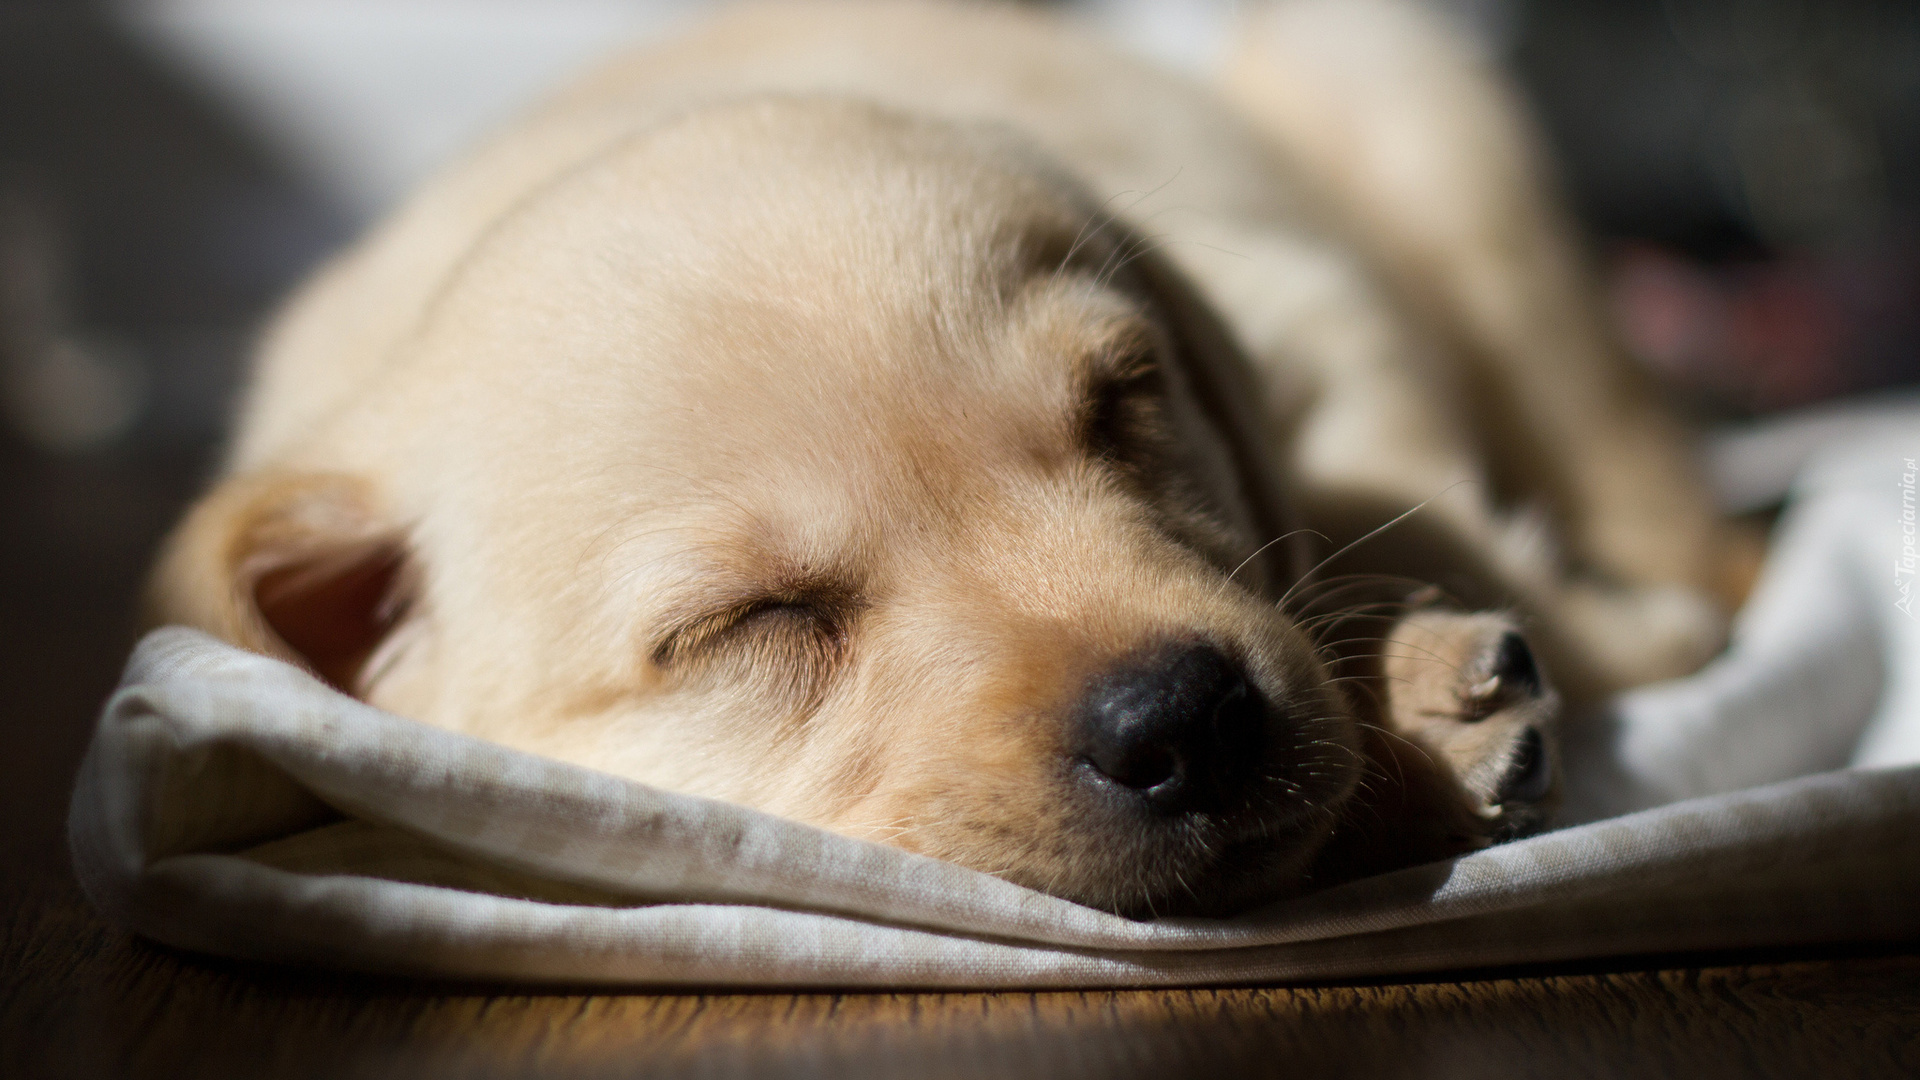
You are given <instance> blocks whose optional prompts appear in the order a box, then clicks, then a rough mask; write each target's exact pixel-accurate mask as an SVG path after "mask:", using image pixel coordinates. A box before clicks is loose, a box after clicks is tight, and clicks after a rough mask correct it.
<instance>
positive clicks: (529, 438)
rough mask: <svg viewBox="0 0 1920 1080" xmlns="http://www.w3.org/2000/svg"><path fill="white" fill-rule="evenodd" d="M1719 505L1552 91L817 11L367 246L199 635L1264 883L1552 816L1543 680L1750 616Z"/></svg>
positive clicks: (582, 127) (412, 702) (1083, 859)
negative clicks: (1329, 556)
mask: <svg viewBox="0 0 1920 1080" xmlns="http://www.w3.org/2000/svg"><path fill="white" fill-rule="evenodd" d="M1422 504H1424V505H1422ZM1415 506H1422V508H1421V509H1420V510H1419V511H1418V512H1416V513H1413V514H1411V515H1410V516H1406V517H1404V519H1403V520H1401V521H1400V523H1399V524H1398V525H1396V526H1395V527H1393V528H1391V529H1388V530H1386V531H1384V532H1382V533H1380V534H1379V535H1378V536H1376V537H1374V538H1372V539H1369V540H1367V541H1366V542H1365V543H1360V544H1357V545H1356V546H1354V547H1353V548H1352V549H1351V551H1350V552H1348V553H1347V554H1346V555H1345V556H1344V557H1343V558H1342V559H1341V560H1339V561H1338V562H1337V563H1335V564H1334V566H1332V567H1329V568H1328V569H1327V570H1326V573H1333V572H1334V571H1340V570H1344V571H1370V572H1374V573H1377V574H1390V575H1395V576H1393V577H1391V578H1380V577H1362V578H1349V577H1326V576H1322V577H1320V578H1316V579H1313V580H1307V579H1306V578H1305V577H1303V574H1304V573H1305V571H1307V570H1308V569H1309V568H1310V565H1311V563H1312V562H1313V560H1315V559H1317V558H1319V557H1320V556H1322V555H1325V554H1326V553H1327V552H1328V551H1329V550H1331V548H1332V547H1333V546H1339V545H1346V544H1348V543H1349V542H1350V541H1355V540H1358V539H1360V538H1362V537H1363V536H1365V535H1366V534H1367V533H1368V532H1369V531H1370V530H1374V529H1375V528H1376V527H1377V526H1380V525H1382V524H1384V523H1386V522H1388V521H1389V520H1391V519H1394V518H1396V516H1399V515H1402V514H1403V513H1404V512H1405V511H1408V510H1409V509H1411V508H1413V507H1415ZM1705 507H1706V502H1705V500H1704V499H1703V498H1702V497H1701V496H1700V494H1699V492H1698V490H1697V487H1696V485H1695V484H1694V482H1693V480H1692V478H1691V476H1690V474H1689V472H1688V465H1687V458H1686V455H1685V453H1684V452H1683V448H1682V446H1681V444H1680V441H1679V438H1678V436H1677V434H1676V431H1675V428H1674V426H1673V425H1672V424H1671V422H1670V421H1668V420H1667V419H1666V418H1665V417H1664V416H1663V415H1662V414H1661V413H1660V412H1659V411H1658V410H1657V408H1656V407H1655V405H1654V403H1653V399H1652V397H1651V395H1649V394H1648V393H1647V392H1646V391H1645V390H1644V388H1642V387H1641V386H1640V385H1639V384H1638V383H1637V382H1636V381H1635V379H1634V377H1633V375H1632V373H1631V370H1630V368H1629V367H1628V366H1627V365H1626V364H1624V363H1623V362H1622V361H1621V360H1620V358H1619V356H1618V354H1617V352H1616V350H1614V349H1613V347H1612V345H1611V343H1610V342H1609V340H1608V339H1607V337H1606V335H1605V333H1604V331H1603V329H1602V327H1601V325H1600V323H1599V321H1598V319H1597V318H1596V317H1595V314H1594V311H1593V308H1592V303H1591V300H1590V297H1589V295H1588V288H1587V285H1586V282H1585V281H1584V279H1583V277H1582V275H1581V271H1580V267H1579V265H1578V261H1577V259H1576V257H1575V254H1574V247H1573V245H1572V244H1571V242H1570V241H1569V240H1568V238H1567V236H1566V233H1565V231H1564V229H1563V227H1562V225H1561V223H1560V221H1559V219H1558V217H1557V216H1556V214H1555V213H1554V211H1553V210H1552V207H1551V205H1550V203H1549V202H1548V200H1547V199H1546V197H1545V195H1544V194H1543V191H1542V188H1541V186H1540V185H1539V183H1538V182H1537V179H1536V177H1535V175H1534V166H1533V164H1532V158H1531V154H1530V151H1529V149H1528V147H1527V145H1526V142H1525V139H1524V132H1523V127H1522V125H1521V124H1520V123H1519V122H1518V120H1517V119H1516V118H1515V116H1514V115H1513V109H1512V106H1511V105H1510V104H1509V102H1508V101H1507V100H1506V98H1505V97H1504V96H1503V95H1502V92H1501V91H1500V90H1499V88H1498V87H1497V86H1496V85H1495V83H1494V82H1493V81H1492V80H1491V78H1490V77H1489V76H1487V75H1486V74H1485V73H1484V72H1482V71H1480V70H1479V69H1478V68H1476V67H1475V65H1474V64H1473V63H1472V62H1471V61H1470V60H1468V59H1466V58H1465V54H1464V53H1462V52H1461V51H1460V50H1458V49H1457V48H1455V47H1454V46H1453V44H1452V43H1451V41H1450V40H1449V39H1448V37H1447V36H1446V34H1445V33H1444V32H1443V31H1441V30H1440V29H1438V28H1436V27H1434V26H1431V25H1429V24H1428V23H1427V22H1425V21H1424V20H1423V18H1422V16H1420V15H1419V13H1418V12H1416V11H1414V10H1413V9H1410V8H1404V7H1401V6H1398V5H1393V4H1387V3H1358V4H1317V3H1299V4H1292V5H1284V6H1281V7H1277V8H1275V9H1273V10H1272V11H1270V12H1266V13H1263V14H1262V16H1261V17H1260V18H1259V19H1258V20H1256V21H1255V22H1254V23H1253V24H1252V25H1250V26H1249V27H1248V29H1247V31H1246V33H1245V35H1244V37H1243V39H1242V48H1241V50H1240V52H1239V54H1238V55H1237V56H1236V57H1235V58H1234V59H1233V61H1232V62H1231V64H1230V65H1229V66H1228V68H1227V70H1226V71H1225V72H1224V73H1223V81H1222V87H1221V89H1220V90H1218V91H1209V90H1207V89H1204V88H1202V87H1199V86H1196V85H1191V84H1189V83H1188V82H1186V81H1184V80H1182V79H1180V78H1177V77H1174V76H1171V75H1169V74H1166V73H1164V72H1161V71H1159V70H1156V69H1154V68H1152V67H1150V66H1147V65H1145V64H1143V63H1140V62H1136V61H1134V60H1131V59H1127V58H1125V57H1123V56H1121V55H1118V54H1116V53H1113V52H1111V51H1109V50H1107V49H1106V48H1104V47H1102V46H1101V45H1099V44H1097V43H1095V42H1093V41H1090V40H1088V39H1086V38H1084V37H1082V36H1080V35H1079V34H1078V33H1076V32H1074V31H1073V30H1072V29H1071V28H1069V27H1066V26H1064V25H1062V24H1059V23H1056V22H1054V21H1052V20H1050V19H1048V18H1045V17H1042V16H1040V15H1037V14H1032V13H1028V12H1023V11H1018V10H1012V9H1000V8H958V7H944V6H932V5H920V4H889V5H878V6H874V5H834V6H814V5H775V6H767V7H750V8H745V9H740V10H736V11H731V12H729V13H726V14H724V15H722V16H720V17H719V18H717V19H714V20H712V21H710V22H708V23H705V24H704V25H701V26H697V27H694V28H692V29H691V30H690V31H689V32H688V34H687V35H686V36H685V37H683V38H681V39H679V40H677V41H675V42H673V43H670V44H666V45H661V46H656V47H652V48H649V49H647V50H645V51H643V52H640V53H638V54H635V55H633V56H630V57H627V58H624V59H622V60H620V61H618V62H616V63H614V64H612V65H611V66H609V67H607V68H605V69H604V70H602V71H600V72H598V73H596V74H594V75H592V76H590V77H589V78H587V79H586V80H585V81H583V82H581V83H580V84H578V85H577V86H575V87H573V88H572V89H571V90H569V91H568V92H566V93H565V94H563V95H561V96H560V97H558V98H557V99H555V100H554V101H552V102H551V103H549V104H548V105H547V106H546V107H544V108H543V109H541V110H539V111H537V112H535V113H533V114H532V115H530V116H528V117H527V118H525V119H524V120H523V121H522V122H521V123H519V124H518V125H516V126H515V127H513V128H512V129H511V130H510V131H508V132H506V133H505V134H503V135H501V136H499V137H498V138H496V139H495V140H493V141H492V142H490V143H489V144H487V145H486V146H484V147H482V148H481V149H480V150H479V151H477V152H476V153H475V154H473V155H472V156H471V157H469V158H468V159H467V160H466V161H464V162H462V163H461V164H459V165H457V166H456V167H454V168H452V169H451V170H449V171H448V172H447V173H446V174H445V175H443V176H441V177H440V178H439V179H437V180H435V181H434V182H432V183H430V184H429V185H428V186H427V187H426V188H424V189H423V190H422V191H421V192H420V193H418V194H417V195H416V196H415V197H414V198H413V199H412V200H411V201H410V202H408V203H407V204H406V205H405V206H404V207H403V208H402V209H401V210H400V211H399V212H398V213H397V214H395V215H394V217H393V218H392V219H391V220H389V221H388V222H387V223H386V224H385V225H383V226H381V227H380V228H379V229H377V230H376V231H374V232H373V233H372V234H371V235H370V236H368V237H367V238H366V239H364V240H363V241H361V242H360V243H359V244H358V245H356V246H355V247H354V248H353V249H352V250H350V251H349V252H347V253H346V254H345V255H343V256H342V257H340V258H339V259H338V260H336V261H335V262H334V263H333V264H332V265H330V266H329V267H327V268H326V269H325V270H324V271H323V272H322V273H321V274H320V275H319V276H318V277H316V279H315V280H314V281H313V282H312V283H311V284H309V285H308V286H307V287H306V288H305V289H304V290H303V291H302V292H301V294H300V295H299V296H298V297H296V298H295V300H294V301H293V302H292V304H291V305H290V306H289V307H288V308H287V310H286V311H285V312H284V313H283V314H282V315H281V317H280V318H279V319H278V321H277V322H276V323H275V325H274V326H273V328H272V330H271V332H270V333H269V334H268V335H267V338H266V340H265V342H264V344H263V345H262V348H261V350H260V354H259V358H258V363H257V366H256V368H255V372H254V377H253V382H252V385H251V389H250V390H249V392H248V395H247V397H246V400H245V404H244V408H243V410H242V414H241V421H240V426H239V430H238V434H237V436H236V439H235V442H234V445H233V449H232V452H231V455H230V458H229V461H228V463H227V466H226V469H225V475H224V476H223V478H222V479H221V480H220V481H219V482H218V483H217V484H216V485H215V487H214V488H213V490H212V491H211V492H210V493H209V494H208V495H207V496H206V497H205V498H204V499H203V500H202V501H201V502H200V503H199V504H198V505H197V506H196V507H195V508H194V509H193V510H192V512H191V513H190V514H189V515H188V517H187V519H186V520H185V521H184V522H183V523H182V524H181V526H180V528H179V529H178V531H177V532H176V533H175V535H174V536H173V538H172V540H171V542H170V543H169V545H168V547H167V549H166V551H165V552H164V553H163V555H162V557H161V560H160V563H159V566H158V568H157V570H156V574H155V577H154V581H153V586H152V616H153V618H154V619H155V620H156V621H166V622H182V623H188V624H192V625H196V626H200V627H203V628H205V629H208V630H209V631H211V632H213V633H216V634H218V635H221V636H223V637H225V638H226V639H228V640H231V641H234V642H237V643H239V644H242V645H245V646H247V647H250V648H254V649H258V650H262V651H265V652H269V653H272V654H276V655H280V656H284V657H286V658H288V659H291V660H294V661H296V662H299V663H303V664H305V665H307V666H308V667H309V668H311V669H312V670H314V671H315V672H316V673H318V674H320V675H321V676H323V677H325V678H327V679H329V680H330V681H332V682H333V683H334V684H335V685H337V686H339V687H341V688H342V689H344V690H346V691H348V692H350V693H353V694H356V695H358V696H360V697H363V698H364V699H366V700H368V701H370V702H372V703H373V704H375V705H378V706H381V707H383V708H386V709H389V710H392V711H394V712H397V713H400V714H402V715H406V716H410V717H414V718H417V719H419V720H421V721H424V722H426V723H430V724H435V725H439V726H443V727H446V728H450V729H454V730H457V731H463V732H467V733H470V734H473V735H476V736H479V737H482V738H486V739H492V740H497V741H499V742H502V743H505V744H508V745H511V746H516V747H520V748H523V749H526V750H529V751H533V752H536V753H540V754H547V755H551V756H554V757H558V758H562V759H566V760H570V761H575V762H579V763H582V764H585V765H589V766H592V767H595V768H599V769H603V770H606V771H609V772H613V773H618V774H621V775H625V776H629V777H633V778H635V779H638V780H641V781H645V782H648V783H653V784H658V785H661V786H665V787H669V788H674V789H678V790H682V791H688V792H694V793H698V794H702V795H709V796H713V797H717V798H721V799H728V800H733V801H736V802H741V803H745V804H748V805H752V806H756V807H760V808H762V809H765V810H767V811H770V812H773V813H777V814H783V815H788V816H791V817H794V818H797V819H799V820H802V821H806V822H811V823H814V824H817V825H820V826H822V827H825V828H829V829H835V830H839V831H842V832H846V833H850V834H854V835H858V836H864V837H869V838H873V839H877V840H882V841H886V842H891V843H895V844H899V845H902V846H905V847H908V848H910V849H913V850H918V851H922V852H926V853H928V854H931V855H935V856H938V857H941V858H947V859H953V860H956V861H959V862H963V863H966V864H968V865H972V866H975V867H978V868H980V869H983V870H986V871H989V872H992V873H997V874H1001V875H1003V876H1006V877H1008V878H1010V879H1012V880H1015V881H1019V882H1022V883H1025V884H1028V885H1032V886H1034V887H1036V888H1041V889H1046V890H1049V891H1052V892H1054V893H1057V894H1059V895H1062V896H1066V897H1069V898H1072V899H1076V900H1080V901H1082V902H1085V903H1089V904H1095V905H1099V906H1103V907H1107V908H1110V909H1113V910H1117V911H1122V912H1127V913H1130V914H1149V913H1155V912H1167V911H1175V910H1185V911H1224V910H1230V909H1232V908H1235V907H1238V906H1243V905H1245V904H1247V903H1251V902H1254V901H1257V900H1260V899H1264V898H1268V897H1272V896H1277V895H1281V894H1283V893H1285V892H1288V891H1292V890H1296V889H1298V888H1301V887H1303V886H1310V885H1314V884H1318V883H1323V882H1325V881H1328V880H1332V879H1335V878H1337V877H1339V876H1342V875H1345V874H1350V873H1357V872H1363V871H1365V870H1367V869H1372V868H1376V867H1378V866H1382V865H1390V864H1393V863H1395V862H1404V861H1406V860H1409V859H1415V858H1423V857H1431V856H1433V855H1436V854H1444V853H1446V852H1448V851H1455V850H1461V849H1463V848H1465V847H1471V846H1474V845H1476V844H1481V843H1486V842H1489V841H1491V840H1494V839H1498V838H1499V837H1501V836H1504V835H1511V834H1513V833H1515V832H1518V831H1523V830H1524V829H1526V828H1530V827H1533V826H1534V825H1536V824H1537V823H1538V822H1539V821H1540V820H1541V818H1542V816H1543V815H1544V813H1545V812H1546V811H1547V809H1549V808H1550V806H1551V802H1552V792H1553V787H1554V776H1555V773H1554V765H1553V761H1552V740H1551V724H1552V718H1553V713H1554V711H1555V700H1556V699H1555V695H1554V691H1552V690H1551V689H1549V687H1548V684H1547V679H1546V676H1545V675H1544V674H1543V672H1542V668H1544V669H1545V671H1546V672H1550V673H1551V675H1552V677H1553V679H1554V680H1555V681H1556V682H1557V683H1558V684H1559V685H1560V686H1561V687H1562V689H1563V690H1565V691H1566V692H1567V693H1569V694H1570V695H1573V696H1575V697H1582V698H1584V697H1591V696H1593V695H1595V694H1599V693H1603V692H1606V691H1608V690H1610V689H1613V688H1616V687H1621V686H1626V685H1631V684H1634V683H1637V682H1641V681H1645V680H1648V679H1652V678H1656V677H1659V676H1663V675H1670V674H1676V673H1679V672H1681V671H1684V670H1686V669H1688V668H1690V667H1691V666H1693V665H1695V664H1697V663H1698V662H1700V661H1701V660H1702V659H1704V658H1705V657H1706V656H1707V655H1709V654H1710V653H1711V652H1712V651H1713V650H1714V649H1715V648H1716V647H1717V645H1718V641H1719V637H1718V635H1719V632H1720V623H1719V617H1718V615H1717V614H1716V612H1715V609H1714V607H1713V605H1712V604H1711V602H1710V601H1709V600H1708V599H1707V597H1706V588H1707V586H1708V585H1709V584H1710V580H1709V566H1708V559H1707V555H1708V554H1709V551H1710V546H1711V543H1712V532H1713V522H1712V519H1711V518H1710V516H1709V515H1708V512H1707V510H1706V509H1705ZM1308 528H1310V529H1312V530H1315V532H1314V533H1308V532H1304V531H1300V530H1303V529H1308ZM1276 541H1279V542H1276ZM1323 541H1324V542H1323ZM1409 580H1411V581H1412V582H1414V583H1419V582H1431V583H1437V584H1439V585H1441V586H1443V587H1444V588H1445V589H1447V590H1448V593H1449V594H1450V595H1451V597H1452V599H1453V600H1454V601H1455V602H1457V603H1464V604H1467V605H1470V606H1474V607H1486V608H1499V609H1501V610H1500V612H1496V613H1486V614H1478V615H1473V614H1460V613H1457V612H1456V611H1454V610H1453V609H1452V608H1451V607H1449V606H1444V605H1441V604H1439V603H1437V602H1436V601H1435V600H1434V599H1433V598H1432V597H1433V595H1434V594H1431V593H1428V594H1422V595H1418V596H1414V597H1413V598H1412V599H1411V601H1409V600H1408V597H1409V594H1410V593H1413V592H1414V588H1415V585H1414V584H1409V583H1408V581H1409ZM1289 593H1290V594H1291V595H1283V594H1289ZM1383 602H1384V604H1383ZM1522 623H1524V624H1525V627H1526V629H1527V631H1528V633H1529V635H1530V636H1531V637H1532V638H1533V640H1534V641H1535V642H1536V644H1537V645H1538V647H1539V651H1538V656H1539V662H1538V663H1536V661H1535V653H1534V652H1533V651H1531V650H1529V649H1528V647H1527V644H1526V642H1525V640H1523V639H1522V638H1521V637H1520V636H1519V634H1518V633H1516V630H1517V629H1518V628H1519V627H1520V626H1521V624H1522ZM1380 638H1385V639H1386V640H1387V643H1386V644H1384V645H1382V644H1379V643H1378V642H1377V640H1373V639H1380Z"/></svg>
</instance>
